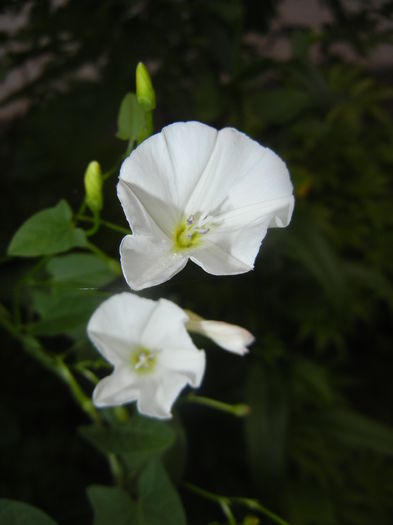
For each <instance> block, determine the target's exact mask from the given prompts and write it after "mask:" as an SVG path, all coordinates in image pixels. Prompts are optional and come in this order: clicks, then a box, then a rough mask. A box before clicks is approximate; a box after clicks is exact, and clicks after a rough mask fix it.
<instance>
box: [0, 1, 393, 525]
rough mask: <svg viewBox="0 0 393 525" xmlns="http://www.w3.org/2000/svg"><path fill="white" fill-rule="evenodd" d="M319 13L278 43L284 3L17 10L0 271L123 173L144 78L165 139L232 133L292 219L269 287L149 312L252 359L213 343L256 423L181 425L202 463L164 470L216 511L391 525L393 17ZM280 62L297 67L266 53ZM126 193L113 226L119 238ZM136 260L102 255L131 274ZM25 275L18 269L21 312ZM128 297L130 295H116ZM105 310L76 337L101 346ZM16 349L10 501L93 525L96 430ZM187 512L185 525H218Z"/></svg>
mask: <svg viewBox="0 0 393 525" xmlns="http://www.w3.org/2000/svg"><path fill="white" fill-rule="evenodd" d="M286 3H288V2H286ZM295 3H296V2H295ZM311 3H312V2H311ZM309 4H310V2H309ZM314 4H316V5H317V7H319V8H321V9H323V12H324V13H325V14H327V20H325V21H324V23H322V24H320V27H319V28H318V29H315V28H311V27H310V26H309V25H308V24H307V23H304V24H303V27H302V25H301V24H300V25H299V24H298V25H296V27H293V26H291V25H290V24H285V23H283V22H281V23H280V13H281V11H280V6H281V5H282V2H277V1H273V0H269V1H267V0H266V1H264V2H261V1H259V0H248V1H243V2H242V1H240V0H215V1H214V2H213V1H211V0H154V1H152V0H150V1H149V0H134V1H133V0H101V1H100V2H95V1H93V0H86V1H84V2H80V1H78V0H64V1H49V0H41V1H39V2H26V1H17V0H4V1H3V2H2V6H1V11H0V14H1V15H2V16H3V15H4V16H3V24H2V26H1V27H2V31H1V32H0V47H1V55H2V62H1V66H0V75H1V76H2V78H3V80H4V85H5V86H7V85H8V84H7V82H8V83H9V81H10V74H11V73H10V72H14V73H12V74H13V75H14V76H15V75H16V78H17V79H18V78H19V77H18V75H17V73H15V71H16V72H17V71H22V72H24V73H21V74H20V75H21V77H23V79H24V80H23V81H20V82H19V83H18V81H16V82H15V86H16V87H15V86H14V89H8V91H7V89H5V90H3V92H2V94H3V96H2V99H1V102H0V115H3V118H2V120H1V121H0V134H1V141H0V152H1V153H0V154H1V166H2V191H1V195H2V205H1V216H2V220H1V224H0V227H1V243H2V252H3V253H5V250H6V246H7V244H8V243H9V240H10V238H11V236H12V234H13V232H14V231H15V229H16V228H17V227H18V226H19V225H20V224H21V223H22V222H23V221H24V220H25V219H26V218H28V217H29V216H30V215H31V214H32V213H34V212H36V211H38V210H40V209H42V208H44V207H48V206H53V205H54V204H55V203H56V202H58V201H59V200H60V198H62V197H65V198H67V200H68V201H69V202H70V203H71V205H73V207H74V209H77V207H78V206H79V204H80V202H81V200H82V199H83V180H82V178H83V172H84V169H85V167H86V165H87V163H88V162H89V161H90V160H92V159H97V160H99V161H100V162H101V164H102V165H103V166H104V168H109V167H111V166H112V165H114V164H115V163H116V162H117V161H118V158H119V156H120V155H121V154H122V152H123V150H124V144H123V143H121V142H120V141H119V140H117V139H116V138H115V133H116V118H117V112H118V108H119V105H120V102H121V100H122V98H123V96H124V95H125V93H126V92H127V91H130V90H133V89H134V78H133V74H134V73H133V72H134V71H135V66H136V64H137V62H138V61H140V60H142V61H144V62H145V63H146V65H147V67H148V68H149V70H150V72H151V74H152V77H153V82H154V85H155V88H156V93H157V99H158V109H157V111H156V112H155V126H156V129H157V130H159V129H161V127H162V126H163V125H165V124H167V123H171V122H173V121H176V120H192V119H195V120H200V121H203V122H206V123H209V124H211V125H214V126H216V127H218V128H219V127H224V126H227V125H232V126H235V127H237V128H239V129H241V130H243V131H244V132H246V133H247V134H249V135H251V136H252V137H254V138H255V139H257V140H258V141H260V142H261V143H262V144H264V145H267V146H269V147H271V148H272V149H274V150H275V151H277V152H278V153H279V154H280V156H282V157H283V158H284V159H285V161H286V162H287V164H288V167H289V169H290V172H291V175H292V178H293V181H294V185H295V192H296V197H297V202H296V207H295V213H294V217H293V221H292V224H291V225H290V227H289V228H288V229H286V230H285V231H284V230H282V231H281V230H276V231H271V232H270V233H269V234H268V237H267V238H266V240H265V241H264V243H263V247H262V250H261V253H260V255H259V257H258V259H257V263H256V269H255V271H254V272H251V273H249V274H246V275H242V276H238V277H233V278H220V279H219V278H214V277H213V276H209V275H207V274H203V272H202V271H200V270H199V269H198V268H196V267H191V266H190V265H189V266H190V267H187V269H186V270H185V271H184V272H183V273H182V274H181V275H179V276H177V277H176V278H175V279H173V280H172V281H171V282H169V283H166V284H165V285H164V286H162V287H160V288H159V290H158V291H157V290H154V289H153V290H149V291H147V294H144V295H148V296H151V297H158V295H160V296H166V297H167V298H168V299H172V300H175V301H176V302H177V303H178V304H179V305H181V306H183V307H187V308H190V309H192V310H194V311H196V312H198V313H200V314H201V315H203V316H204V317H206V318H210V319H222V320H226V321H229V322H234V323H237V324H240V325H243V326H245V327H247V328H248V329H249V330H251V331H252V332H253V333H254V334H255V335H256V338H257V341H256V343H255V345H254V346H253V347H252V351H251V352H250V356H249V357H247V358H246V359H244V360H240V358H236V357H234V356H230V355H226V354H225V353H223V352H220V351H218V350H216V349H214V348H210V347H209V345H208V344H207V342H206V341H201V344H203V345H204V346H205V347H206V349H207V351H208V371H207V375H206V378H205V381H204V384H203V386H202V390H201V393H202V394H204V395H210V396H213V397H217V398H218V399H222V400H225V401H227V402H239V401H246V402H248V403H249V404H250V405H251V407H252V411H251V414H250V416H249V417H248V418H246V419H245V420H244V421H243V420H234V419H232V418H231V417H230V416H228V415H225V414H217V413H214V412H209V411H207V409H202V408H201V407H197V406H194V405H188V404H187V403H183V402H181V403H179V404H178V413H179V415H180V420H181V421H182V423H183V424H184V426H185V429H186V435H187V442H185V440H184V439H183V445H182V447H180V445H179V450H180V448H182V450H183V453H182V454H180V453H179V454H177V455H173V457H172V456H169V457H168V468H169V470H170V471H171V472H172V473H176V472H177V474H176V478H177V479H178V480H179V479H180V478H183V479H185V480H187V481H190V482H192V483H195V484H197V485H200V486H202V487H204V488H206V489H207V490H211V491H212V492H217V493H222V494H232V495H247V496H253V497H257V498H260V500H261V501H262V502H263V504H264V505H266V506H268V507H270V508H272V509H273V510H274V511H276V512H277V513H279V514H282V515H283V516H284V517H286V518H287V519H288V521H289V522H290V523H292V524H293V525H312V524H318V525H325V524H326V525H333V524H337V523H340V524H342V525H355V524H356V525H357V524H359V525H362V524H370V523H378V524H379V525H383V524H390V523H392V520H393V468H392V466H393V463H392V455H393V430H392V428H393V420H392V411H391V407H392V403H393V391H392V388H391V373H392V369H393V368H392V366H393V358H392V349H391V338H390V326H391V321H392V300H393V294H392V265H391V254H392V252H391V246H392V231H393V229H392V222H393V215H392V213H391V206H392V200H391V198H392V177H391V174H392V169H393V120H392V115H391V109H392V100H393V90H392V88H391V86H390V82H391V78H392V67H393V63H392V62H390V68H389V67H385V68H381V67H379V68H378V67H373V62H372V60H371V57H375V56H376V53H377V52H378V49H380V46H381V45H384V46H391V44H392V37H393V29H392V28H393V24H392V17H393V2H391V1H388V0H381V1H379V2H378V1H375V2H367V1H362V0H352V1H348V2H343V1H340V0H325V1H322V0H321V2H317V1H316V0H315V2H314ZM300 11H301V10H300ZM4 20H5V22H4ZM18 20H19V22H18ZM17 22H18V23H17ZM277 41H280V42H281V43H284V44H285V46H286V47H285V49H286V52H285V53H284V54H283V55H281V56H279V55H274V53H273V54H271V53H268V52H267V50H269V44H271V43H274V42H277ZM391 49H392V48H391V47H390V52H391ZM26 71H27V72H26ZM11 80H12V77H11ZM1 111H3V113H1ZM115 183H116V180H115V178H112V179H110V180H109V181H108V182H107V184H106V192H105V201H106V204H105V212H104V216H105V218H107V219H109V220H112V221H116V222H118V223H121V224H124V222H125V221H124V218H123V215H122V211H121V209H120V206H119V204H118V202H117V199H116V196H115ZM120 238H121V236H120V235H119V236H117V235H116V234H112V235H108V234H107V232H106V233H104V234H102V233H101V232H100V233H99V234H98V235H97V236H96V240H97V243H98V244H100V243H101V245H102V246H103V247H104V248H105V249H106V250H107V251H108V252H109V253H110V254H111V255H112V256H113V257H115V258H116V257H117V250H118V244H119V241H120ZM28 267H29V263H28V261H26V260H24V261H20V260H19V261H17V260H12V261H6V262H5V264H3V266H2V274H1V277H0V284H1V289H2V295H3V299H2V300H3V301H4V303H5V304H7V305H8V304H10V303H11V293H12V287H13V285H14V283H15V279H16V278H17V277H18V276H20V275H21V274H22V272H23V271H25V270H26V268H28ZM49 274H50V269H49ZM122 289H124V284H123V283H122V281H121V280H119V281H117V282H115V284H112V285H110V287H109V289H108V291H109V292H110V293H115V292H117V291H119V290H122ZM78 293H79V294H81V292H78ZM39 294H40V290H37V291H36V293H35V295H34V296H33V300H34V301H35V304H36V305H37V304H38V306H39V304H41V305H42V301H41V303H39V297H40V296H39ZM68 294H69V297H68V302H69V298H70V297H71V303H72V302H73V301H75V300H76V301H79V298H78V297H75V298H74V295H75V290H74V289H71V290H68ZM37 295H38V299H37ZM41 299H42V298H41ZM88 299H89V300H87V301H85V307H84V306H83V305H82V306H81V309H82V310H83V308H85V311H83V312H82V311H81V314H80V321H79V326H78V323H76V324H75V320H74V321H73V324H72V326H70V330H71V329H72V330H73V332H72V336H73V337H75V333H77V334H78V336H80V337H82V338H83V337H84V336H83V324H81V323H83V322H84V321H85V319H86V318H88V315H89V314H90V312H91V311H92V308H94V306H95V304H96V302H95V301H94V300H93V301H92V300H91V297H89V298H88ZM37 301H38V303H37ZM78 304H81V303H78ZM37 308H38V311H40V309H39V307H37ZM68 309H69V306H68ZM28 310H29V297H28V296H26V311H28ZM61 313H62V311H61V308H60V313H59V315H60V317H61ZM68 313H69V311H68ZM75 330H77V331H76V332H75ZM78 330H79V331H78ZM44 336H46V343H47V345H48V347H49V348H51V349H52V350H53V351H54V352H56V351H58V350H61V349H63V348H64V347H65V342H64V340H65V337H64V336H63V335H59V333H57V332H56V328H55V329H52V330H51V331H50V332H49V333H48V332H46V333H45V331H44ZM79 341H80V342H81V346H82V347H83V341H81V340H79ZM3 346H4V358H3V366H2V367H1V372H0V375H1V380H0V384H1V391H2V394H1V401H0V415H1V426H2V432H1V435H0V446H1V451H2V453H1V458H0V465H1V479H0V488H1V496H4V497H10V498H14V499H22V500H25V501H28V502H30V503H32V504H34V505H37V506H39V507H41V508H43V509H44V510H46V511H47V512H48V513H49V514H51V515H52V516H53V517H55V518H57V519H58V520H59V522H60V523H63V524H67V523H72V524H78V523H86V522H87V521H88V520H89V516H90V510H89V506H88V502H87V498H86V496H85V489H86V486H87V485H88V484H91V483H105V482H107V483H109V479H110V477H109V473H108V472H107V468H106V464H105V462H104V460H103V459H102V458H101V457H100V456H98V454H96V453H95V451H93V450H92V449H90V447H89V445H88V443H87V442H86V441H84V440H83V439H82V438H81V437H80V436H79V435H78V434H76V432H75V428H76V426H78V425H79V424H83V423H84V422H85V420H84V416H83V415H82V414H80V413H79V411H78V410H77V409H76V408H75V407H74V406H73V403H72V400H71V399H70V398H69V396H68V394H67V391H66V389H65V388H64V387H63V386H62V385H59V384H58V383H57V382H56V381H55V379H54V378H52V377H51V376H49V375H48V373H47V372H45V371H42V370H41V369H40V368H39V367H38V365H36V364H35V363H33V362H30V361H27V358H25V356H24V355H21V350H20V348H19V347H18V345H17V344H16V343H15V342H14V341H11V340H8V339H7V337H5V334H4V344H3ZM26 363H27V364H26ZM175 456H176V457H175ZM180 460H181V461H180ZM176 461H177V463H179V461H180V463H181V464H177V465H176V464H175V463H176ZM173 475H175V474H173ZM180 486H181V485H180ZM181 491H182V497H183V499H184V502H185V505H186V511H187V515H188V520H189V523H190V525H193V524H195V525H200V524H202V523H209V520H210V522H212V521H213V520H216V521H215V523H219V522H221V523H222V522H223V518H222V515H221V514H220V512H219V510H218V509H216V508H215V507H214V506H212V504H210V503H207V502H204V501H200V500H199V499H198V498H197V497H196V496H195V495H192V494H190V493H188V492H187V491H186V490H184V489H181ZM265 522H266V523H268V521H267V520H266V521H261V523H265Z"/></svg>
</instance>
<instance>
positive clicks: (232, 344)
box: [186, 310, 255, 355]
mask: <svg viewBox="0 0 393 525" xmlns="http://www.w3.org/2000/svg"><path fill="white" fill-rule="evenodd" d="M186 313H187V315H188V317H189V320H188V322H187V324H186V328H187V330H189V331H190V332H195V333H198V334H201V335H204V336H205V337H208V338H209V339H211V340H212V341H213V342H214V343H216V345H218V346H219V347H221V348H223V349H224V350H228V352H233V353H234V354H239V355H244V354H246V353H247V352H248V348H247V346H249V345H250V344H251V343H253V342H254V341H255V337H254V336H253V335H252V334H251V333H250V332H249V331H248V330H246V329H245V328H242V327H241V326H238V325H235V324H229V323H225V322H223V321H207V320H206V319H203V318H202V317H199V315H197V314H195V313H194V312H191V311H190V310H186Z"/></svg>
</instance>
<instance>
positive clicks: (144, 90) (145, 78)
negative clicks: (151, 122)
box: [136, 62, 156, 111]
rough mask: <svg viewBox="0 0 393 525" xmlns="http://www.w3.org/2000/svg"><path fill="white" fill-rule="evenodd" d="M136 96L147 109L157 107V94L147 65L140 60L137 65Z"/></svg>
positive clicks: (150, 109)
mask: <svg viewBox="0 0 393 525" xmlns="http://www.w3.org/2000/svg"><path fill="white" fill-rule="evenodd" d="M136 98H137V99H138V102H139V104H140V105H141V106H142V108H143V109H144V110H145V111H152V110H153V109H154V108H155V107H156V94H155V92H154V89H153V84H152V82H151V78H150V75H149V72H148V71H147V69H146V66H145V65H144V64H143V63H142V62H139V64H138V65H137V66H136Z"/></svg>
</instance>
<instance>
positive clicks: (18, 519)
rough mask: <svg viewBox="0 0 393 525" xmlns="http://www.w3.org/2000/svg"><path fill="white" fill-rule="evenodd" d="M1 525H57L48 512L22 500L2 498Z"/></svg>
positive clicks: (0, 507) (0, 505) (0, 502)
mask: <svg viewBox="0 0 393 525" xmlns="http://www.w3.org/2000/svg"><path fill="white" fill-rule="evenodd" d="M0 524H1V525H56V522H55V521H53V520H52V518H50V517H49V516H48V515H47V514H45V513H44V512H42V511H41V510H39V509H36V508H34V507H32V506H31V505H27V504H26V503H23V502H21V501H12V500H9V499H1V500H0Z"/></svg>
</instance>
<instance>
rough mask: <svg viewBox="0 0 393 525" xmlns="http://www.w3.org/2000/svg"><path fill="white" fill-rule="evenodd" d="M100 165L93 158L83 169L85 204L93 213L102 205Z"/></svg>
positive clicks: (100, 208)
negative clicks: (84, 169)
mask: <svg viewBox="0 0 393 525" xmlns="http://www.w3.org/2000/svg"><path fill="white" fill-rule="evenodd" d="M102 184H103V178H102V171H101V166H100V165H99V163H98V162H97V161H95V160H93V161H91V162H90V163H89V165H88V166H87V169H86V171H85V191H86V204H87V205H88V207H89V208H90V209H91V211H92V212H93V213H96V212H99V211H101V210H102V207H103V204H104V202H103V195H102Z"/></svg>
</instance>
